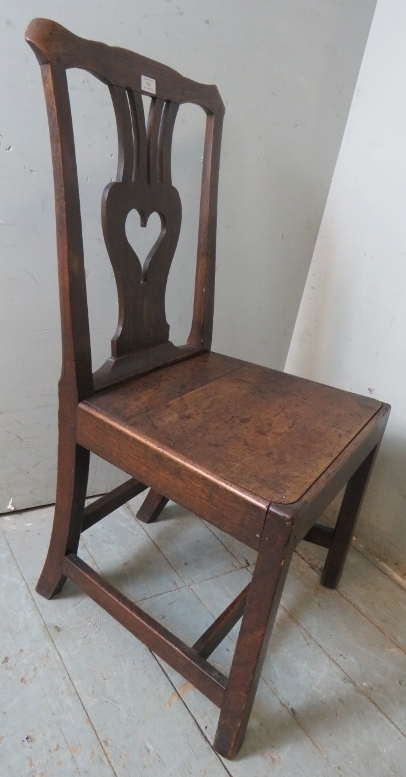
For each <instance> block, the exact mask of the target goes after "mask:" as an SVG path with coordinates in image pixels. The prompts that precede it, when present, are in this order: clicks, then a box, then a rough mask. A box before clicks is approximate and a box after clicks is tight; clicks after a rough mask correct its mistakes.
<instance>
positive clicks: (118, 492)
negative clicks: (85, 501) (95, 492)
mask: <svg viewBox="0 0 406 777" xmlns="http://www.w3.org/2000/svg"><path fill="white" fill-rule="evenodd" d="M146 488H148V486H145V485H144V483H139V482H138V480H134V478H130V480H126V482H125V483H122V484H121V486H117V488H115V489H114V490H113V491H110V493H109V494H104V496H101V497H100V498H99V499H96V501H95V502H92V504H90V505H88V506H87V507H86V508H85V509H84V511H83V520H82V529H81V531H82V532H84V531H86V529H90V527H91V526H94V524H95V523H98V522H99V521H101V520H102V518H105V517H106V515H110V513H112V512H113V511H114V510H117V509H118V508H119V507H121V505H123V504H125V503H126V502H129V501H130V499H134V497H135V496H138V494H141V493H142V492H143V491H145V489H146Z"/></svg>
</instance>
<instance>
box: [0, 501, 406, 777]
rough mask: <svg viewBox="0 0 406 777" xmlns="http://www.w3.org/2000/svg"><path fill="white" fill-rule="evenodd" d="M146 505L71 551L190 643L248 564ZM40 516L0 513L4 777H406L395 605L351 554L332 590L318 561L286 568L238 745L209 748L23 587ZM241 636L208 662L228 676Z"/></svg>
mask: <svg viewBox="0 0 406 777" xmlns="http://www.w3.org/2000/svg"><path fill="white" fill-rule="evenodd" d="M141 501H142V496H140V497H138V498H137V499H135V500H133V502H132V503H130V505H129V506H128V507H127V508H125V507H123V508H121V509H120V510H117V511H116V512H115V513H113V514H112V515H111V516H108V517H107V518H105V519H104V520H103V521H102V522H101V523H99V524H98V525H96V526H94V527H92V528H91V529H90V530H89V531H88V532H86V533H85V534H84V535H83V543H82V545H81V549H80V555H81V556H82V557H83V558H84V560H86V562H87V563H89V564H90V565H91V566H93V567H94V568H95V569H97V570H98V571H100V572H101V573H102V574H103V575H104V576H105V577H106V578H108V579H109V580H110V581H111V582H112V583H113V584H114V585H116V586H117V587H118V588H119V589H120V590H121V591H123V593H125V594H126V595H127V596H128V597H130V598H131V599H133V600H134V601H137V602H139V603H140V606H142V607H143V609H145V610H146V611H147V612H149V613H150V614H151V615H152V616H154V617H155V618H157V619H160V620H162V621H163V622H164V623H165V625H166V626H167V627H168V628H170V629H172V630H173V631H174V632H175V633H176V634H178V635H179V636H180V637H181V638H183V639H184V640H185V641H187V642H189V643H193V642H194V641H195V640H196V638H197V637H198V636H199V634H200V633H202V632H203V631H204V630H205V628H207V626H208V625H209V624H210V623H211V621H212V620H213V617H215V616H217V615H218V614H219V613H220V612H221V611H222V610H223V609H224V608H225V607H226V606H227V604H229V602H230V601H231V600H232V599H233V598H234V597H235V596H236V595H237V593H238V592H239V591H240V590H241V589H242V588H243V587H244V586H245V585H246V584H247V582H249V580H250V577H251V573H252V568H253V567H252V565H253V563H254V562H255V553H254V552H253V551H251V550H250V549H249V548H246V547H245V546H244V545H242V544H241V543H238V542H237V541H235V540H233V539H232V538H230V537H228V536H227V535H225V534H223V532H221V531H219V530H217V529H215V528H213V527H212V526H209V525H208V524H205V523H204V522H202V521H200V520H199V519H197V518H196V517H195V516H193V515H191V514H190V513H188V512H187V511H186V510H183V509H182V508H180V507H177V506H176V505H174V504H169V505H168V506H167V508H166V509H165V511H164V513H163V514H162V517H161V518H160V519H159V520H158V521H157V522H156V523H154V524H151V525H150V526H148V525H144V524H139V523H138V522H137V521H136V519H135V518H134V513H135V512H136V510H137V508H138V505H139V504H140V503H141ZM52 513H53V510H52V508H46V509H39V510H35V511H27V512H25V513H20V514H16V515H9V516H3V517H0V528H1V530H2V531H1V533H0V580H1V587H0V608H1V609H0V635H1V637H0V639H1V642H0V775H1V777H29V776H30V777H54V775H55V777H56V776H58V777H59V776H60V777H65V776H66V777H68V775H69V776H70V775H75V776H76V777H82V776H84V775H86V776H87V775H88V776H89V777H113V776H115V777H130V776H131V777H138V775H146V777H149V776H150V775H151V776H152V775H153V776H154V777H167V775H171V777H186V776H189V775H190V776H191V777H200V776H203V775H210V777H220V776H221V777H223V776H225V775H229V776H230V775H231V776H232V777H265V776H266V777H271V775H277V776H278V777H338V775H340V776H341V777H350V776H351V777H367V776H368V777H371V775H377V776H378V777H406V741H405V734H406V618H405V615H406V591H404V590H403V589H402V588H400V587H399V586H397V585H396V583H395V582H394V581H393V580H391V579H389V578H388V577H386V576H385V575H384V574H383V573H382V572H381V571H380V570H379V569H378V568H377V567H376V566H374V565H373V564H371V562H369V561H367V560H366V559H365V558H364V557H363V556H361V555H360V554H359V553H358V552H357V551H355V550H352V551H351V552H350V554H349V559H348V562H347V566H346V569H345V572H344V575H343V579H342V582H341V583H340V586H339V589H338V590H337V591H329V590H327V589H325V588H322V587H321V585H320V581H319V570H320V567H321V564H322V561H323V558H324V556H325V551H324V550H323V549H321V548H318V547H315V546H311V545H309V544H308V543H302V544H301V546H300V547H299V548H298V553H296V554H295V555H294V558H293V562H292V564H291V569H290V572H289V575H288V580H287V583H286V586H285V591H284V594H283V598H282V605H281V607H280V611H279V613H278V617H277V622H276V626H275V630H274V634H273V636H272V639H271V644H270V648H269V650H268V653H267V657H266V661H265V665H264V669H263V672H262V677H261V680H260V684H259V688H258V694H257V698H256V701H255V704H254V709H253V714H252V716H251V719H250V723H249V726H248V731H247V736H246V740H245V742H244V745H243V747H242V749H241V751H240V753H239V755H238V756H237V758H236V759H235V760H234V761H227V760H225V759H222V758H220V757H219V756H218V755H217V754H216V753H215V752H214V751H213V749H212V747H211V742H212V739H213V735H214V731H215V727H216V723H217V717H218V710H217V708H216V707H215V706H214V705H213V704H212V703H211V702H209V701H208V700H207V699H206V698H205V697H204V696H202V695H201V694H200V693H199V692H198V691H196V690H195V689H194V688H193V687H192V686H191V685H190V684H189V683H186V682H185V680H184V679H183V678H182V677H180V675H179V674H177V673H176V672H175V671H173V670H172V669H171V668H170V667H168V666H167V665H166V664H165V663H164V662H162V661H159V660H158V659H157V658H155V657H154V656H153V655H152V653H151V652H150V651H149V650H148V649H147V648H145V647H144V646H143V645H142V644H141V643H139V642H138V641H137V640H136V639H135V638H134V637H132V635H130V634H129V633H128V632H126V631H125V629H123V628H122V627H121V626H120V625H119V624H117V623H116V622H115V621H114V620H113V619H112V618H111V617H110V616H109V615H107V614H106V613H105V612H104V611H103V610H101V609H100V608H99V607H98V606H97V605H96V604H94V603H93V602H92V601H91V600H90V599H88V598H87V597H86V596H85V595H84V594H82V593H81V592H80V591H79V590H78V589H76V588H75V586H74V585H73V584H71V583H70V582H69V581H68V582H67V583H66V585H65V587H64V589H63V591H62V593H61V594H60V595H59V596H58V597H56V598H55V599H54V600H53V601H51V602H48V601H46V600H45V599H42V598H41V597H39V596H38V595H37V594H36V593H35V591H34V588H35V583H36V580H37V578H38V575H39V572H40V570H41V566H42V563H43V559H44V556H45V552H46V549H47V545H48V540H49V533H50V528H51V522H52ZM237 633H238V626H236V627H235V628H234V629H233V631H232V632H231V634H230V635H229V637H227V638H226V639H225V640H224V642H223V643H222V645H221V646H220V647H219V648H218V649H217V650H216V652H215V653H214V654H213V658H212V660H213V662H214V663H216V665H217V666H219V667H220V668H221V669H222V670H223V671H226V672H227V671H228V669H229V666H230V662H231V659H232V654H233V650H234V645H235V640H236V636H237Z"/></svg>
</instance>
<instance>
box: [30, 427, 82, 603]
mask: <svg viewBox="0 0 406 777" xmlns="http://www.w3.org/2000/svg"><path fill="white" fill-rule="evenodd" d="M63 432H64V429H61V432H60V437H59V450H58V477H57V487H56V503H55V516H54V523H53V527H52V535H51V541H50V544H49V549H48V555H47V558H46V561H45V564H44V568H43V570H42V573H41V576H40V578H39V580H38V583H37V587H36V590H37V592H38V593H39V594H41V596H44V597H45V598H46V599H51V598H52V597H53V596H55V594H57V593H58V592H59V591H60V590H61V588H62V586H63V584H64V582H65V580H66V577H65V575H63V574H62V562H63V560H64V557H65V555H66V554H67V553H76V552H77V549H78V545H79V538H80V531H81V527H82V519H83V510H84V506H85V499H86V489H87V481H88V475H89V459H90V452H89V451H88V450H86V449H85V448H82V447H81V446H80V445H76V443H75V442H74V440H73V441H72V440H69V437H65V436H64V433H63Z"/></svg>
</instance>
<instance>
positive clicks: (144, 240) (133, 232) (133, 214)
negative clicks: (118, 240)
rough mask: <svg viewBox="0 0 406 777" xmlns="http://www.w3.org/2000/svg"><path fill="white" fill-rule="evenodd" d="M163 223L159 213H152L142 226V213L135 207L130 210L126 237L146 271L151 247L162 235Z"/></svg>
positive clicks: (126, 223) (126, 225) (126, 224)
mask: <svg viewBox="0 0 406 777" xmlns="http://www.w3.org/2000/svg"><path fill="white" fill-rule="evenodd" d="M161 230H162V224H161V219H160V216H159V214H158V213H157V212H156V211H154V213H151V215H150V217H149V219H148V221H147V224H146V226H145V227H143V226H141V219H140V215H139V213H138V211H137V210H135V208H133V209H132V210H130V212H129V214H128V216H127V218H126V222H125V234H126V238H127V240H128V242H129V244H130V246H131V248H132V249H133V251H135V253H136V254H137V256H138V259H139V260H140V264H141V267H142V268H143V271H144V272H145V269H146V268H145V262H146V259H147V256H148V254H149V252H150V251H151V248H153V247H154V246H155V245H156V244H157V242H158V240H159V237H160V235H161Z"/></svg>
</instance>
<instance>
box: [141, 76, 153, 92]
mask: <svg viewBox="0 0 406 777" xmlns="http://www.w3.org/2000/svg"><path fill="white" fill-rule="evenodd" d="M141 89H142V91H143V92H149V93H150V94H156V82H155V78H148V76H141Z"/></svg>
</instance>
